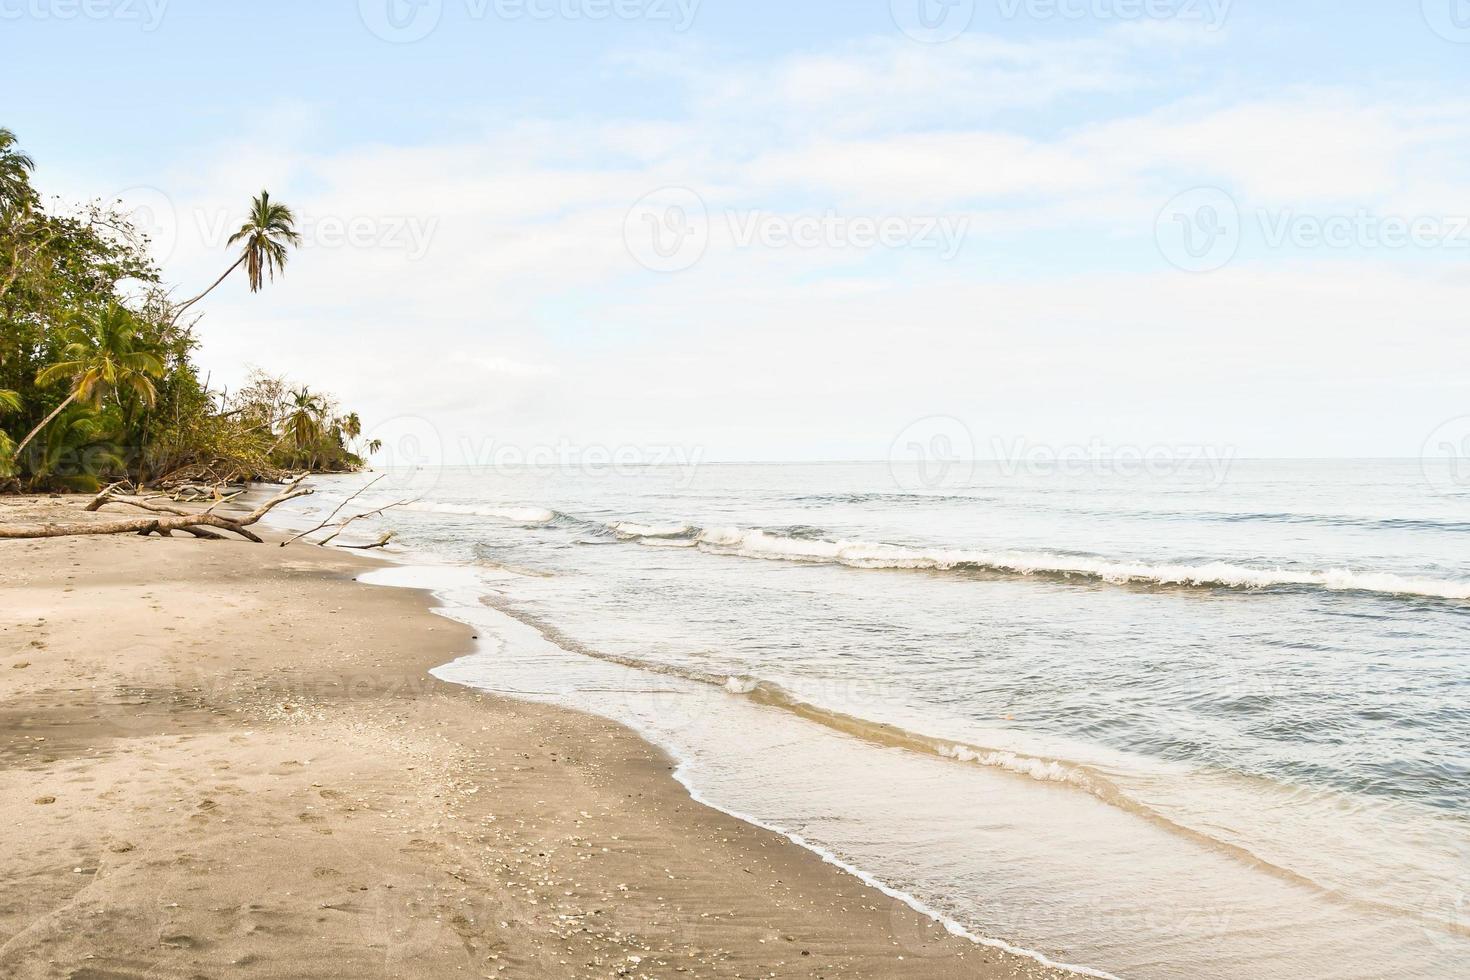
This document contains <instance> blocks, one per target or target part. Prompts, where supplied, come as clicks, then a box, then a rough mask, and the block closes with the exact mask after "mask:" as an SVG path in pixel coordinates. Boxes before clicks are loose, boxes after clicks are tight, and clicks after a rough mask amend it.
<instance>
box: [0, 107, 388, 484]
mask: <svg viewBox="0 0 1470 980" xmlns="http://www.w3.org/2000/svg"><path fill="white" fill-rule="evenodd" d="M33 171H34V163H33V161H32V160H31V158H30V157H28V156H26V155H25V154H24V153H22V152H21V151H20V148H19V147H18V145H17V142H16V138H15V135H14V134H13V133H11V132H10V131H9V130H7V129H3V128H0V487H3V488H6V489H10V490H28V491H36V490H58V489H66V490H94V489H96V488H98V487H100V486H102V485H104V484H107V483H110V482H114V481H118V480H129V481H131V482H133V483H135V484H138V485H140V486H141V485H168V484H170V483H182V482H212V483H223V482H237V481H243V480H278V479H281V478H282V477H283V476H284V475H285V474H287V473H290V472H296V473H299V472H301V471H303V470H310V471H341V470H351V469H356V468H359V467H361V466H362V465H363V461H362V459H361V457H360V456H359V455H358V453H359V452H362V451H367V452H371V451H373V447H372V446H370V445H369V446H360V445H359V441H360V439H361V436H362V425H361V422H360V421H359V419H358V417H357V415H356V413H353V412H348V411H345V410H344V409H342V408H341V407H340V406H338V405H337V404H336V403H335V402H334V400H333V399H332V398H330V397H328V396H325V395H321V394H318V393H315V392H313V391H311V390H310V389H309V388H306V387H301V386H295V385H292V384H290V383H288V382H287V381H286V380H285V379H282V378H279V377H274V376H271V375H268V374H265V373H263V372H260V371H256V372H254V374H253V375H252V376H251V378H250V381H249V383H248V384H247V385H246V386H245V387H243V388H241V389H239V390H237V391H235V392H232V393H226V392H222V391H217V390H214V389H212V388H211V387H210V385H209V383H208V375H205V376H203V377H201V374H200V370H199V367H198V366H197V365H196V364H195V363H194V360H193V358H194V353H195V350H196V348H197V346H198V344H197V341H196V339H195V336H194V327H195V326H196V324H197V322H198V321H197V319H193V320H191V319H189V317H197V316H198V312H197V310H198V309H199V307H198V306H197V304H199V303H200V301H201V300H203V299H205V298H206V297H207V296H208V295H209V293H210V292H212V291H213V290H214V289H215V287H217V286H218V285H219V284H220V283H221V282H223V281H225V279H226V278H228V277H229V276H230V275H232V274H234V273H235V272H236V271H237V270H244V274H245V275H246V276H247V277H248V279H249V284H250V288H251V291H252V292H258V291H259V290H260V289H261V288H262V287H263V285H264V283H265V281H266V280H267V279H273V278H274V277H275V276H276V275H279V274H281V273H282V272H283V271H284V269H285V266H286V261H287V258H288V256H289V254H290V250H291V249H292V248H293V247H295V246H296V245H298V244H299V243H300V236H299V235H298V234H297V232H296V230H295V218H294V215H292V213H291V211H290V209H289V208H286V207H285V206H283V205H281V204H278V203H274V202H272V201H271V200H270V196H269V195H268V194H266V193H262V194H261V195H260V197H258V198H256V199H255V200H254V201H253V202H252V206H251V209H250V214H249V217H248V219H247V220H246V221H245V223H244V224H243V225H242V226H241V228H240V230H239V231H238V232H236V233H235V234H234V235H233V236H232V237H231V238H230V245H231V247H232V248H238V250H239V252H238V254H237V255H234V256H232V259H231V263H232V264H231V265H230V266H229V269H228V270H227V271H226V272H225V274H224V275H223V276H221V277H220V279H219V280H218V281H216V282H215V283H214V284H213V285H211V286H210V287H209V289H207V290H205V291H204V292H203V293H201V294H200V295H198V296H195V297H193V298H192V299H189V300H188V301H187V302H182V303H180V302H176V301H175V300H173V299H172V298H171V295H170V291H169V290H168V288H166V287H165V285H164V283H163V278H162V273H161V270H160V269H159V268H158V267H157V265H156V264H155V263H154V261H153V259H152V258H151V256H150V254H149V243H148V241H147V239H146V237H145V236H143V235H142V234H141V233H140V232H139V230H138V229H137V228H136V227H135V226H134V225H133V223H132V222H131V221H130V220H129V219H128V217H127V216H126V215H125V214H123V213H122V212H121V211H120V209H119V208H117V207H116V206H115V205H114V204H108V203H105V202H93V203H90V204H86V205H81V206H78V207H75V208H72V209H70V210H69V211H66V212H65V213H62V211H63V209H61V208H59V207H55V206H53V207H52V208H51V209H49V210H48V208H47V207H46V206H45V205H43V203H42V198H41V195H40V194H39V193H38V192H37V190H36V189H35V187H34V186H33V185H32V180H31V178H32V173H33Z"/></svg>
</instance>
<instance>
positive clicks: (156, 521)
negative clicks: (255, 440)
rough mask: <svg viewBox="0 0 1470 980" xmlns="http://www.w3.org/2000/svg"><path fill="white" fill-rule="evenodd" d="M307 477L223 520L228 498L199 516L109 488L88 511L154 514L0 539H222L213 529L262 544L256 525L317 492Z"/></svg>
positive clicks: (0, 534)
mask: <svg viewBox="0 0 1470 980" xmlns="http://www.w3.org/2000/svg"><path fill="white" fill-rule="evenodd" d="M305 479H306V475H305V474H303V475H302V476H299V477H297V478H296V479H295V480H293V481H292V482H291V483H290V484H288V485H287V486H286V487H285V488H284V489H282V490H281V491H280V492H279V493H277V494H276V495H275V496H273V497H271V498H270V499H269V500H267V501H265V502H264V503H262V504H261V505H260V506H259V507H257V508H255V509H254V510H252V511H251V512H250V513H248V514H243V515H241V516H239V517H222V516H220V515H219V514H216V513H215V512H214V509H215V507H218V506H219V505H220V504H222V503H225V502H226V499H233V498H225V499H220V500H217V501H216V502H215V503H214V504H213V505H212V506H210V507H209V508H208V509H206V510H203V511H198V512H190V511H186V510H180V509H178V508H175V507H166V506H163V505H160V504H153V503H149V502H148V501H146V500H124V499H120V498H116V497H114V496H112V492H113V491H114V490H115V489H116V488H115V487H109V488H108V489H107V490H104V491H103V492H102V493H101V494H98V496H97V498H95V499H94V500H93V501H92V503H90V504H88V505H87V510H90V511H96V510H100V509H101V508H102V507H105V506H106V505H107V504H109V503H124V504H127V505H129V506H131V507H137V508H138V509H140V510H145V511H148V512H150V513H151V514H153V515H154V516H151V517H129V518H122V519H120V520H115V521H96V522H87V523H75V524H0V539H20V538H64V537H71V536H73V535H84V534H141V535H145V536H146V535H149V534H158V535H162V536H163V537H171V536H172V535H173V532H174V531H183V532H185V533H188V534H192V535H194V536H195V537H200V538H219V537H220V535H219V534H218V533H216V532H215V531H213V530H210V529H211V528H218V529H219V530H221V531H228V532H229V533H231V534H237V535H239V536H240V537H242V538H244V539H245V540H247V541H253V542H255V543H256V544H262V543H263V542H262V541H261V539H260V538H259V537H258V536H257V535H256V534H255V533H254V532H252V531H251V530H250V526H251V525H252V524H255V523H257V522H258V521H259V520H260V519H261V518H262V517H264V516H265V515H266V514H268V513H270V512H271V510H272V509H274V508H276V507H278V506H280V505H281V504H284V503H285V502H286V501H288V500H295V499H296V498H297V497H305V496H307V495H308V494H311V493H313V492H315V491H313V490H312V489H311V488H310V487H303V486H302V485H301V483H302V481H303V480H305Z"/></svg>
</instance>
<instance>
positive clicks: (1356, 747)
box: [309, 461, 1470, 977]
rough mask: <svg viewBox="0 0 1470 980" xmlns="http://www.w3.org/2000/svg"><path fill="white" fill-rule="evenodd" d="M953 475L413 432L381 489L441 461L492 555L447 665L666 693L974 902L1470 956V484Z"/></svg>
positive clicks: (771, 821) (691, 770)
mask: <svg viewBox="0 0 1470 980" xmlns="http://www.w3.org/2000/svg"><path fill="white" fill-rule="evenodd" d="M929 476H930V475H929V474H925V473H923V472H919V471H915V470H906V469H904V468H903V467H890V466H889V465H887V464H850V465H849V464H844V465H771V466H702V467H698V468H696V469H692V470H684V469H650V470H643V471H638V472H631V473H623V474H621V475H610V474H594V473H588V472H571V471H566V470H557V471H554V472H552V471H544V470H543V471H518V472H517V471H510V472H508V471H505V470H489V469H480V470H469V469H464V470H453V469H449V470H443V471H438V472H433V473H429V472H413V473H409V472H403V471H395V472H393V473H390V474H389V478H388V479H385V480H383V481H382V482H380V483H379V484H377V485H375V486H374V487H373V489H372V490H370V491H368V492H367V493H365V494H364V495H363V496H362V497H361V498H359V500H358V501H357V502H356V503H362V504H364V505H369V506H376V505H377V504H379V503H382V502H386V501H388V500H392V499H398V498H400V497H405V496H409V497H415V498H417V499H416V502H415V503H414V504H412V505H411V507H409V508H404V509H399V510H395V511H392V512H390V514H389V515H388V516H387V518H385V520H384V521H383V522H382V525H381V526H384V527H392V528H394V529H396V530H397V531H398V532H399V534H400V538H399V539H398V540H399V543H400V544H401V545H402V546H403V547H404V549H405V550H406V552H407V553H408V554H409V555H411V556H413V557H414V558H415V559H416V560H427V561H429V562H433V563H438V564H449V563H453V564H458V565H459V566H461V569H460V571H459V572H458V573H456V574H455V575H454V576H451V578H450V579H448V580H444V581H439V582H437V583H436V584H437V585H439V586H440V588H441V591H442V592H443V594H444V595H445V597H446V601H448V602H450V603H451V607H450V612H451V614H453V615H456V616H457V617H460V618H465V619H469V620H472V621H474V622H476V623H477V624H478V625H479V626H480V627H481V630H482V635H483V636H485V637H486V638H487V640H486V645H485V648H484V649H483V650H481V651H480V652H478V653H476V654H475V655H473V656H471V657H468V658H465V659H464V660H462V661H460V662H458V663H456V664H454V665H450V666H448V667H446V668H444V669H443V674H444V675H445V676H446V677H448V678H450V679H453V680H456V681H459V682H462V683H467V684H471V685H474V686H477V687H482V688H485V689H488V690H496V691H502V692H506V693H512V694H515V695H517V696H521V697H529V698H536V699H545V700H551V701H555V702H558V703H566V704H572V705H575V706H578V707H583V708H588V709H591V710H595V711H599V712H602V713H605V714H609V715H611V716H613V717H616V718H619V719H621V720H623V721H626V722H628V723H630V724H633V725H634V726H635V727H637V728H639V729H640V730H641V731H643V732H645V733H646V734H647V735H648V736H649V737H650V738H653V739H654V740H656V741H658V742H659V743H660V744H662V745H665V746H666V747H668V748H669V749H670V750H671V751H672V752H673V753H674V754H675V755H676V757H678V758H679V759H680V760H681V762H682V768H681V775H682V777H683V778H684V779H685V780H686V781H687V782H688V783H689V784H690V785H691V787H692V788H693V789H694V790H695V791H696V792H697V793H698V794H699V795H700V796H701V797H703V798H706V799H708V800H709V801H710V802H712V803H713V804H715V805H717V806H720V807H722V808H724V809H728V810H731V811H735V812H739V813H742V814H746V815H749V816H750V817H752V818H754V819H757V820H759V821H761V822H763V823H765V824H768V825H771V826H774V827H776V828H778V829H780V830H782V831H784V832H787V833H790V834H792V835H794V836H799V837H800V838H802V839H803V841H804V842H806V843H808V844H809V846H814V847H816V848H818V849H820V850H823V851H824V852H826V853H829V854H831V855H833V856H834V857H835V858H836V859H839V860H841V861H842V862H845V863H847V864H849V865H851V866H853V867H855V868H857V869H859V870H861V871H863V872H865V873H868V874H871V875H873V876H874V877H875V878H876V879H877V880H879V881H881V882H882V883H884V884H885V885H887V886H889V887H891V888H893V889H895V890H899V891H902V892H904V893H906V894H908V895H909V896H911V897H912V898H913V900H914V901H916V902H919V903H922V904H924V905H925V906H926V907H929V908H931V909H933V910H934V911H935V912H936V913H941V914H943V915H944V916H945V917H946V918H947V919H948V920H950V921H951V922H953V923H954V924H955V925H956V927H960V928H963V929H964V930H966V931H968V932H970V933H972V934H974V935H976V936H979V937H986V938H990V939H993V940H996V941H1001V942H1004V943H1007V944H1011V945H1014V946H1017V947H1024V948H1026V949H1030V950H1035V951H1038V952H1039V953H1040V954H1042V955H1045V956H1047V957H1050V958H1052V959H1054V960H1057V961H1061V962H1066V963H1071V964H1078V965H1085V966H1088V967H1091V968H1094V969H1096V970H1098V971H1100V972H1110V973H1114V974H1117V975H1119V976H1129V977H1133V976H1137V977H1238V976H1254V977H1278V976H1279V977H1302V976H1322V977H1329V976H1331V977H1374V976H1384V975H1394V976H1400V977H1407V976H1424V977H1439V976H1450V975H1457V971H1458V973H1463V972H1464V967H1463V964H1464V963H1466V962H1470V929H1467V921H1466V907H1465V896H1466V892H1467V891H1470V778H1467V777H1470V696H1467V695H1470V643H1467V639H1470V550H1467V549H1466V547H1465V544H1464V541H1465V537H1466V532H1467V531H1470V488H1467V490H1466V491H1465V492H1461V491H1460V490H1459V489H1458V488H1457V487H1456V486H1455V485H1454V484H1453V483H1450V484H1449V485H1448V489H1447V488H1446V482H1445V481H1443V480H1436V479H1433V478H1426V474H1425V473H1424V472H1423V471H1422V470H1421V468H1420V466H1419V464H1418V463H1417V462H1411V463H1405V462H1385V461H1363V462H1353V463H1325V462H1302V463H1296V462H1249V461H1238V462H1234V463H1233V464H1231V465H1230V466H1229V468H1228V472H1226V471H1224V470H1223V469H1222V468H1220V467H1216V466H1200V467H1197V468H1189V467H1183V468H1174V469H1172V470H1171V471H1169V472H1166V473H1159V472H1157V471H1155V472H1153V473H1150V474H1142V473H1125V472H1119V471H1117V470H1116V469H1113V468H1103V467H1094V468H1083V469H1082V470H1081V471H1079V470H1078V468H1077V467H1072V468H1070V469H1068V470H1066V471H1063V470H1061V469H1054V470H1045V469H1039V468H1034V467H1033V468H1029V469H1028V468H1016V467H1010V466H1007V465H1003V464H976V465H975V466H974V467H973V468H972V469H971V468H966V469H965V470H964V471H963V472H960V473H955V472H950V473H947V474H946V475H945V478H944V479H943V480H942V481H935V480H933V479H930V478H929ZM1430 476H1431V477H1432V476H1433V475H1432V474H1431V475H1430ZM366 479H367V478H366V477H345V478H340V479H334V480H328V481H323V482H324V493H322V494H321V495H319V496H318V497H316V498H312V500H311V501H310V505H309V506H311V507H314V508H316V509H318V510H320V511H325V510H329V509H330V508H331V507H334V506H336V504H337V503H338V502H340V500H341V499H342V497H344V496H345V495H346V494H347V493H349V492H351V490H352V489H355V488H356V487H357V486H359V485H360V484H361V483H363V482H365V480H366ZM354 506H355V504H354ZM366 523H367V522H364V524H366ZM367 530H368V529H367V528H364V531H365V533H366V532H367ZM374 531H375V529H374ZM400 574H401V573H400ZM439 575H440V576H441V578H442V575H443V572H442V570H441V572H440V573H439ZM915 945H916V946H919V947H922V937H916V938H915ZM922 952H923V951H922V948H919V949H916V950H915V953H914V955H922Z"/></svg>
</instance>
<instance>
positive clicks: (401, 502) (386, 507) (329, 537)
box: [317, 500, 413, 548]
mask: <svg viewBox="0 0 1470 980" xmlns="http://www.w3.org/2000/svg"><path fill="white" fill-rule="evenodd" d="M409 503H413V501H411V500H399V501H395V502H394V503H391V504H385V505H384V506H382V507H379V508H378V509H377V510H369V511H365V512H364V513H361V514H355V515H353V516H352V517H349V518H347V520H345V521H342V522H341V523H339V524H338V525H337V530H335V531H333V532H332V533H331V534H329V535H327V536H326V537H325V538H322V539H321V540H320V541H318V542H317V544H319V545H321V546H322V547H323V548H325V547H326V546H327V543H328V542H330V541H331V540H332V539H334V538H336V537H337V535H339V534H341V533H342V532H343V531H345V530H347V525H349V524H351V523H352V522H353V521H360V520H362V519H363V518H364V517H376V516H378V515H379V514H381V513H383V511H385V510H391V509H392V508H394V507H402V506H403V505H404V504H409Z"/></svg>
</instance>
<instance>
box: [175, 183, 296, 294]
mask: <svg viewBox="0 0 1470 980" xmlns="http://www.w3.org/2000/svg"><path fill="white" fill-rule="evenodd" d="M229 243H230V244H231V245H240V244H241V243H243V245H244V247H243V248H241V249H240V257H239V258H238V259H236V260H235V262H234V264H233V265H231V266H230V267H229V268H228V269H226V270H225V274H224V275H222V276H220V277H219V278H218V279H216V280H215V281H214V285H213V286H210V287H209V288H208V289H206V290H205V291H204V292H202V293H200V294H199V295H198V296H195V297H194V298H193V299H191V300H189V302H187V303H185V304H184V305H183V306H181V307H179V308H178V311H177V312H176V313H175V316H177V315H178V314H179V313H183V312H184V311H185V310H187V309H188V308H189V307H191V306H193V305H194V304H195V303H197V302H199V301H200V300H201V299H203V298H204V297H206V296H208V295H209V294H210V293H212V292H214V291H215V289H217V288H218V287H219V284H220V283H222V282H224V281H225V280H226V279H228V278H229V277H230V273H232V272H234V271H235V270H236V269H238V268H240V266H242V265H243V266H244V267H245V273H246V275H248V276H249V277H250V291H251V292H252V293H258V292H260V290H261V287H262V286H264V285H265V278H266V277H267V276H269V277H270V279H271V281H275V278H276V273H278V272H279V273H282V274H284V273H285V271H286V258H287V256H288V254H289V251H290V247H291V246H293V245H300V244H301V235H300V233H298V232H297V231H296V215H295V214H294V213H292V211H291V209H290V208H288V207H286V205H284V204H272V203H271V195H270V192H269V191H261V192H260V196H259V197H257V198H255V200H253V201H251V202H250V217H249V218H248V219H246V221H245V223H244V224H243V225H241V226H240V230H239V231H237V232H235V233H234V234H233V235H231V236H230V242H229Z"/></svg>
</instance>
